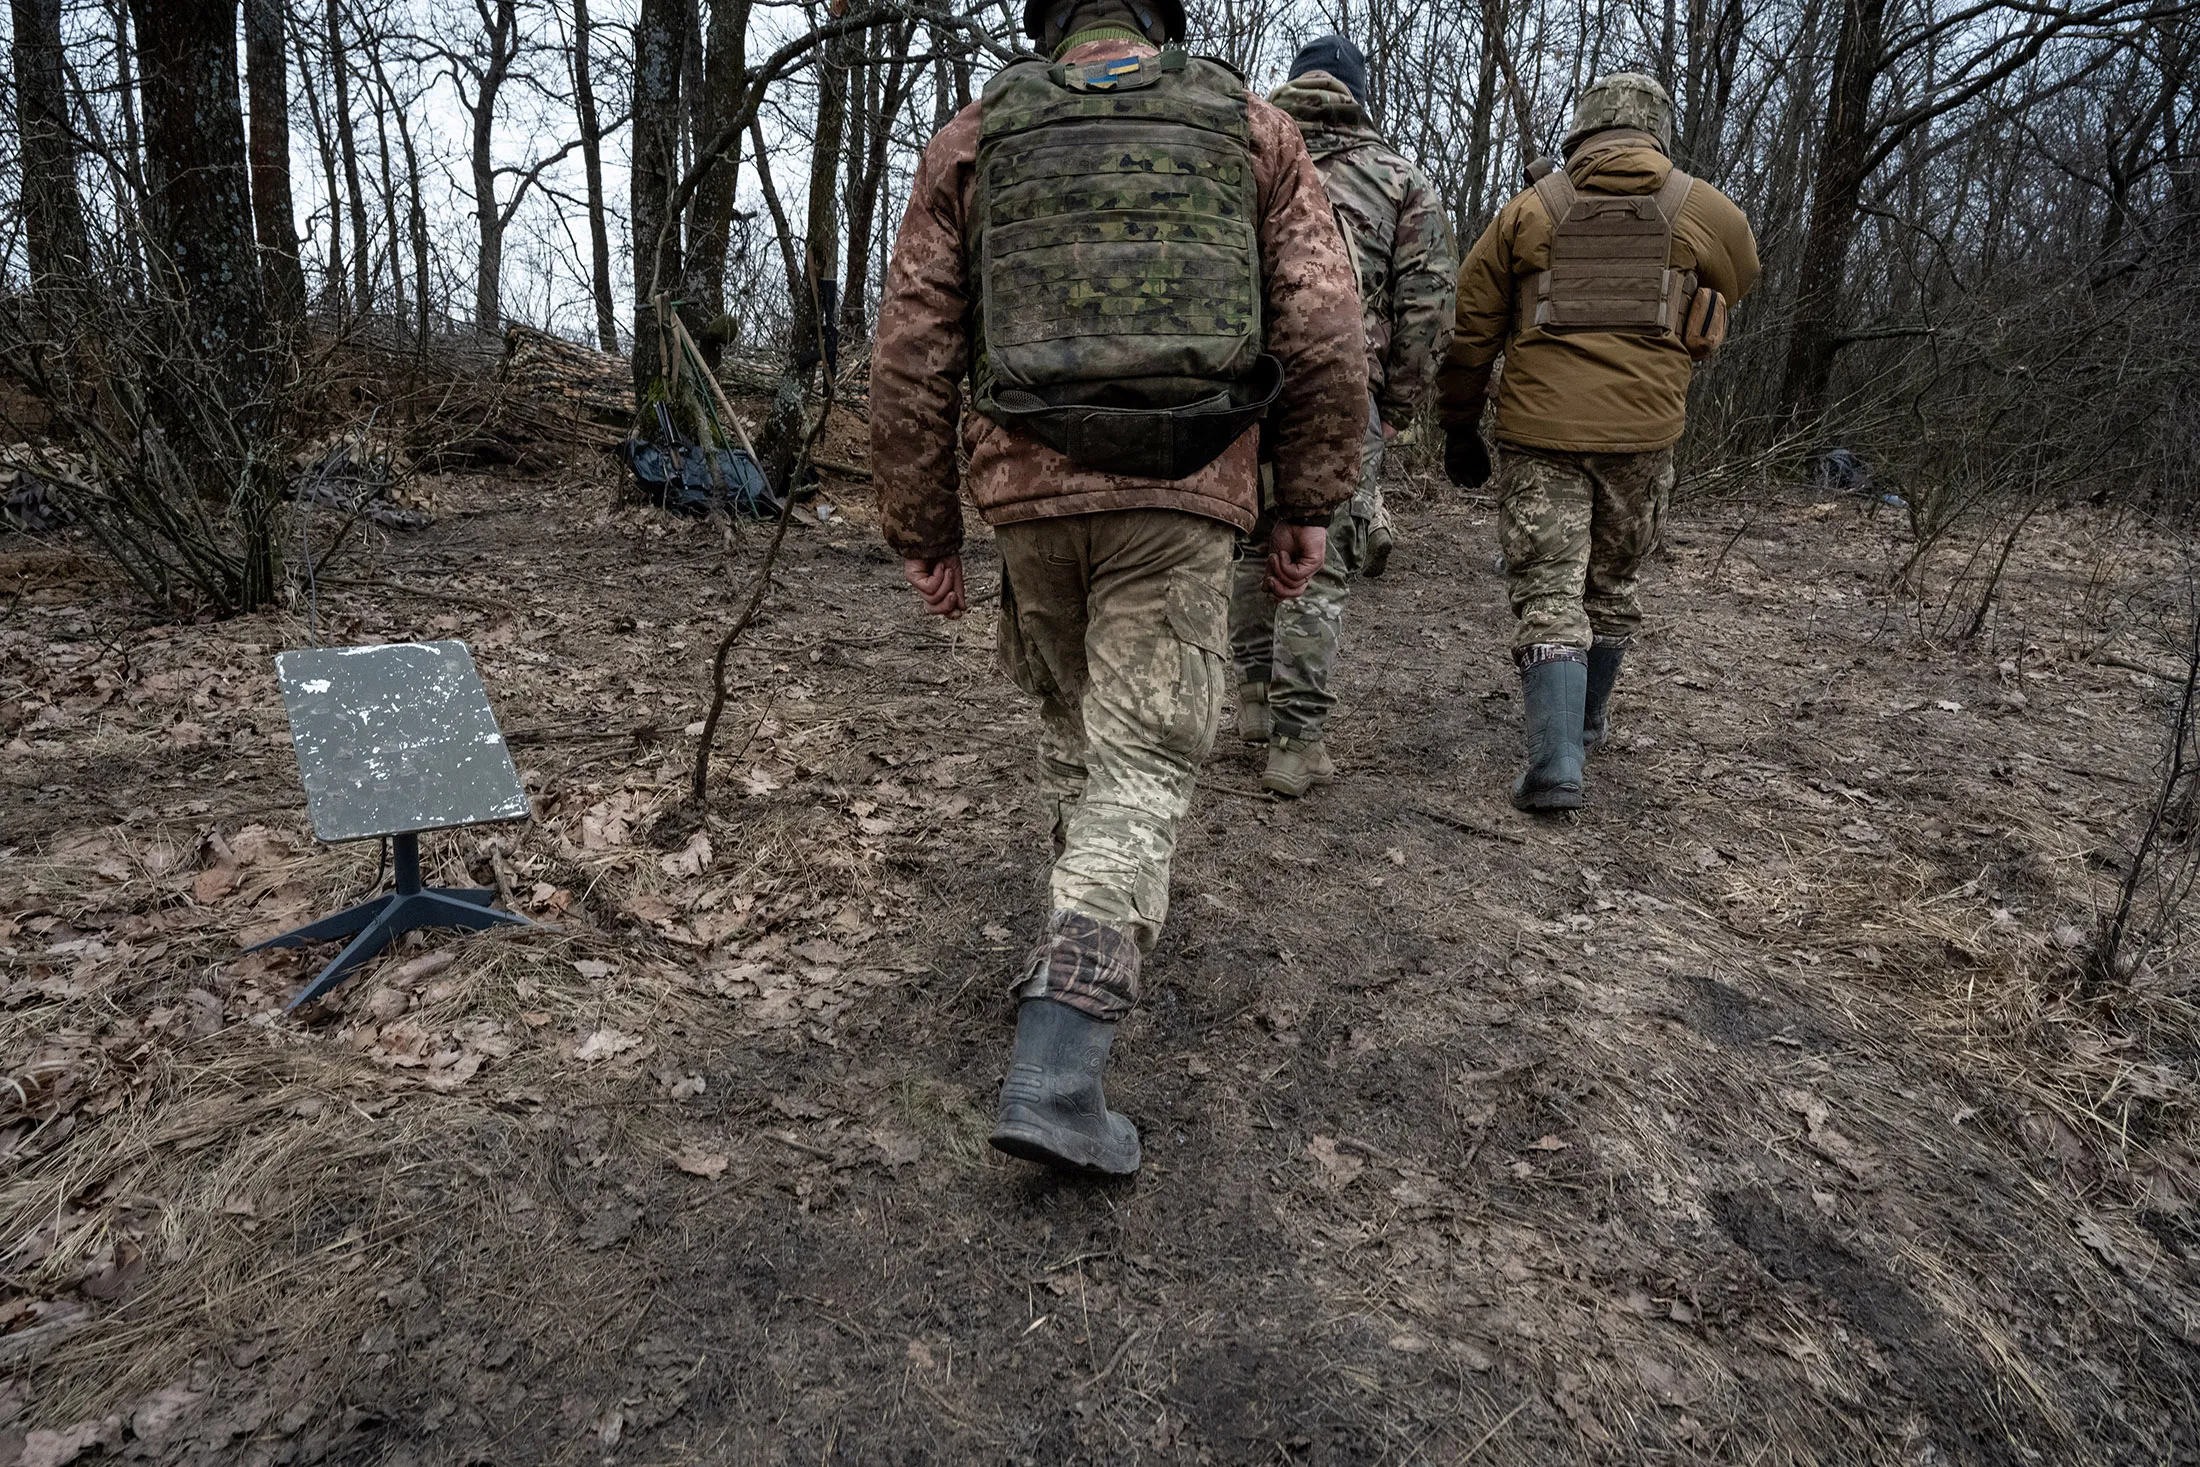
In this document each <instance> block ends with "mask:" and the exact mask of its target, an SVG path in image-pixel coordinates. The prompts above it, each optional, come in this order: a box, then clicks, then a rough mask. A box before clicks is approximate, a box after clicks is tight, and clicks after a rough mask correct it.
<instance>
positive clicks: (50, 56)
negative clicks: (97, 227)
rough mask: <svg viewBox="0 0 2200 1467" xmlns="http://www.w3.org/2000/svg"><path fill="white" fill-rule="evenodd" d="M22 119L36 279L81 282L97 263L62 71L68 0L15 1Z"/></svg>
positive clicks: (27, 226)
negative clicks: (86, 221) (78, 180)
mask: <svg viewBox="0 0 2200 1467" xmlns="http://www.w3.org/2000/svg"><path fill="white" fill-rule="evenodd" d="M10 9H11V10H12V12H13V15H14V21H15V34H14V41H13V45H12V50H13V52H14V58H13V59H14V62H15V122H16V128H17V132H18V134H19V135H20V137H21V140H22V141H21V147H22V156H23V195H22V197H23V225H24V233H25V235H26V236H28V239H27V243H28V244H29V247H30V263H31V286H32V288H33V289H34V290H45V289H48V288H50V287H52V286H55V285H66V284H69V283H71V282H77V281H82V280H83V279H84V278H85V275H86V273H87V271H88V268H89V266H90V259H89V254H90V247H89V245H88V244H87V242H86V235H85V228H84V201H83V199H82V197H81V196H80V195H79V194H78V192H77V184H76V144H75V143H74V142H73V141H71V137H70V132H69V100H68V92H67V89H66V86H65V83H64V80H63V76H62V66H61V61H62V56H61V0H11V3H10Z"/></svg>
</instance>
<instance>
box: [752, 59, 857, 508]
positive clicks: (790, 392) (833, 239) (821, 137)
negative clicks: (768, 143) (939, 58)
mask: <svg viewBox="0 0 2200 1467" xmlns="http://www.w3.org/2000/svg"><path fill="white" fill-rule="evenodd" d="M859 44H860V43H859V42H858V41H857V40H856V39H855V38H854V37H852V36H836V37H835V38H834V39H832V40H831V41H828V42H827V43H826V46H825V55H824V58H823V60H822V62H821V63H820V65H819V67H818V77H817V131H816V132H815V133H814V134H813V135H812V136H811V139H810V212H809V218H808V221H807V222H806V223H805V224H804V226H803V231H804V240H803V250H802V284H801V287H800V288H799V289H798V290H796V291H795V298H794V303H793V304H794V320H793V330H792V333H791V335H792V340H791V341H790V342H789V344H788V345H789V348H790V351H789V357H788V370H787V371H786V372H785V373H783V374H782V375H781V377H780V381H779V390H778V392H777V393H776V394H775V395H774V396H773V398H772V411H771V418H770V420H769V421H768V422H767V423H766V424H765V426H764V441H763V443H762V444H760V445H759V446H758V448H757V452H758V453H759V454H761V455H762V456H763V459H764V472H765V475H766V477H767V478H768V479H769V480H770V482H771V483H773V484H775V485H787V484H788V483H789V481H790V480H791V479H792V477H793V474H794V465H795V456H796V455H797V454H798V453H799V452H800V451H801V447H802V432H803V426H802V404H803V399H804V398H805V397H806V396H807V393H808V388H809V380H810V368H811V367H813V366H817V365H819V363H820V362H822V361H823V358H824V355H825V351H824V348H825V346H826V344H827V343H826V335H825V333H826V331H827V330H828V329H831V330H832V331H834V332H836V333H837V332H838V330H839V322H838V321H837V320H835V319H834V317H835V315H836V314H837V313H836V312H834V310H833V309H832V307H833V304H834V303H833V302H832V301H830V300H828V299H826V298H825V297H826V295H827V294H828V293H833V292H837V290H838V287H839V284H840V268H839V267H840V219H839V213H840V211H839V208H838V207H837V206H838V204H839V201H840V150H841V147H842V144H843V142H844V138H845V133H846V130H847V122H848V71H849V67H850V64H851V63H852V62H853V61H854V60H855V59H856V57H857V56H858V55H859V54H860V53H859V50H858V47H859ZM825 370H827V371H830V370H831V367H830V365H829V364H828V365H827V366H826V367H825Z"/></svg>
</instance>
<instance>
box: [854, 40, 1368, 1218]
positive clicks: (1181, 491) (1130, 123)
mask: <svg viewBox="0 0 2200 1467" xmlns="http://www.w3.org/2000/svg"><path fill="white" fill-rule="evenodd" d="M1024 30H1025V33H1026V34H1027V35H1029V36H1030V37H1031V38H1032V39H1033V40H1034V41H1037V42H1038V43H1040V45H1041V46H1042V47H1043V48H1044V50H1045V52H1046V53H1047V55H1046V58H1045V59H1042V58H1039V57H1032V58H1030V59H1027V60H1021V61H1018V62H1015V63H1013V64H1011V65H1009V66H1007V67H1005V68H1003V69H1002V70H1001V71H1000V72H999V73H997V74H996V75H995V76H994V77H993V79H992V80H991V81H990V82H988V83H987V84H986V88H985V91H984V94H983V96H982V97H981V98H980V100H979V101H978V102H976V103H975V104H973V105H972V106H970V107H967V108H965V109H964V110H963V111H962V113H961V114H960V115H958V116H957V117H956V118H955V119H954V120H953V121H952V122H950V123H949V124H948V125H947V126H946V127H945V128H943V129H942V130H941V131H940V133H939V134H938V136H936V137H934V138H933V139H932V141H931V143H930V145H929V146H927V147H926V149H925V152H924V157H923V160H922V162H921V163H920V164H919V166H918V169H917V176H916V179H915V182H914V185H913V189H912V192H911V195H910V200H909V208H908V212H907V214H906V215H905V216H904V217H903V219H902V224H901V235H900V238H899V240H898V242H897V243H896V245H895V248H894V257H893V261H892V265H891V267H890V269H889V272H888V276H887V283H886V297H885V300H884V302H883V304H882V305H881V307H880V312H879V330H878V340H877V345H876V349H875V352H874V356H873V364H872V373H871V463H872V468H873V472H874V474H875V475H876V484H877V489H878V504H879V519H880V523H881V526H882V528H883V530H884V533H885V536H886V539H887V542H888V543H889V544H890V545H891V546H892V547H893V548H894V549H895V550H896V551H898V552H899V553H900V554H901V555H902V557H903V569H904V572H905V574H906V575H907V577H908V579H909V582H910V584H911V585H912V586H914V587H915V588H916V590H917V593H918V594H919V595H920V596H922V597H923V599H924V603H925V606H926V608H927V609H928V610H930V611H932V612H934V613H935V614H938V615H942V616H956V615H959V614H960V613H961V612H962V610H963V608H964V605H965V597H964V591H963V569H962V558H961V555H960V549H961V545H962V540H963V519H962V506H961V500H960V499H959V497H958V493H957V489H958V485H957V477H958V476H957V470H956V447H957V433H958V428H959V430H960V437H961V446H962V447H963V448H964V449H965V450H966V451H967V453H968V460H967V463H968V466H967V468H965V469H964V470H963V471H962V473H961V476H960V477H961V488H963V489H965V490H967V491H968V494H969V496H970V498H971V500H972V501H973V502H974V503H975V504H976V505H977V507H978V510H979V513H980V514H982V515H983V516H984V517H985V519H986V520H987V522H988V523H990V524H991V525H992V526H993V530H994V540H995V543H996V545H997V546H998V548H999V550H1000V556H1001V618H1000V657H1001V662H1002V664H1003V666H1004V668H1005V669H1006V671H1007V672H1008V674H1009V676H1010V677H1011V678H1012V679H1013V680H1014V681H1015V682H1016V684H1017V685H1018V686H1019V687H1021V688H1022V689H1023V690H1024V691H1025V692H1027V693H1029V694H1031V695H1032V696H1034V697H1035V698H1037V699H1038V700H1039V713H1040V733H1039V748H1038V780H1039V787H1040V791H1041V793H1042V795H1043V796H1044V798H1045V801H1046V810H1047V814H1048V817H1049V820H1050V823H1051V826H1052V833H1053V840H1054V865H1053V870H1052V873H1051V877H1050V882H1049V885H1050V890H1051V897H1052V911H1051V914H1050V915H1049V917H1048V919H1047V923H1046V930H1045V932H1044V934H1043V935H1042V936H1041V938H1040V940H1039V942H1038V945H1037V948H1036V950H1035V951H1034V952H1033V953H1032V955H1031V957H1030V959H1029V961H1028V962H1027V963H1026V964H1025V965H1024V967H1023V968H1022V969H1021V971H1020V973H1019V974H1018V976H1017V978H1016V981H1015V984H1014V990H1013V991H1014V995H1015V997H1016V998H1017V999H1018V1000H1019V1003H1018V1007H1017V1014H1016V1038H1015V1045H1014V1049H1013V1051H1012V1052H1011V1054H1010V1058H1009V1069H1008V1077H1007V1080H1006V1083H1004V1084H1003V1086H1002V1087H1001V1104H1000V1115H999V1121H998V1124H997V1126H996V1127H995V1130H994V1132H993V1138H992V1139H993V1144H994V1145H995V1146H996V1147H998V1148H1000V1149H1001V1150H1003V1151H1006V1152H1008V1153H1010V1154H1011V1155H1014V1156H1020V1157H1026V1158H1029V1159H1031V1160H1033V1161H1039V1162H1044V1163H1047V1164H1049V1165H1052V1166H1056V1167H1061V1168H1065V1169H1070V1170H1080V1171H1090V1172H1098V1173H1109V1174H1123V1173H1128V1172H1132V1171H1135V1170H1136V1169H1137V1167H1138V1162H1139V1148H1138V1132H1137V1128H1136V1127H1134V1126H1133V1125H1132V1124H1131V1122H1130V1121H1129V1120H1128V1119H1126V1118H1125V1117H1123V1116H1121V1115H1118V1114H1116V1113H1114V1112H1112V1111H1110V1110H1109V1109H1108V1108H1107V1103H1106V1099H1105V1097H1104V1095H1103V1093H1102V1090H1101V1084H1100V1074H1101V1070H1102V1068H1103V1067H1104V1065H1105V1064H1106V1060H1107V1054H1108V1049H1109V1046H1110V1044H1111V1043H1112V1042H1113V1039H1114V1036H1115V1026H1116V1023H1117V1022H1118V1021H1119V1020H1120V1019H1122V1018H1123V1017H1124V1015H1125V1014H1127V1013H1128V1012H1130V1010H1131V1008H1132V1006H1133V1004H1134V1003H1135V1002H1136V1000H1137V997H1138V990H1139V970H1140V966H1141V964H1142V963H1143V961H1144V959H1145V956H1146V955H1147V954H1148V953H1150V952H1152V950H1153V945H1154V941H1155V939H1156V937H1157V936H1158V935H1159V933H1160V930H1161V924H1162V921H1163V919H1164V917H1165V916H1166V915H1167V910H1168V899H1169V858H1170V854H1171V852H1172V851H1173V849H1174V847H1175V844H1176V827H1177V822H1178V820H1179V819H1180V818H1181V817H1182V816H1183V814H1184V811H1185V809H1186V807H1187V805H1188V804H1189V803H1190V799H1191V794H1192V787H1193V776H1194V774H1195V772H1196V770H1197V767H1198V764H1199V762H1200V761H1201V760H1202V759H1203V758H1205V757H1206V755H1207V753H1208V751H1209V750H1210V749H1211V748H1212V747H1213V744H1214V737H1215V730H1216V727H1217V725H1218V723H1219V722H1220V718H1221V710H1222V695H1223V692H1224V686H1225V683H1224V679H1225V678H1226V677H1227V675H1228V674H1227V665H1228V658H1229V585H1230V564H1231V556H1232V552H1233V549H1234V547H1235V544H1236V541H1237V538H1238V536H1239V534H1240V533H1241V532H1244V531H1248V530H1250V529H1252V527H1253V525H1254V522H1255V520H1256V518H1257V517H1258V510H1259V505H1258V502H1257V501H1258V489H1257V483H1258V475H1257V459H1258V455H1259V442H1258V438H1259V430H1256V428H1255V426H1254V425H1255V423H1256V421H1258V420H1259V419H1260V418H1261V417H1262V415H1263V414H1264V413H1265V414H1266V415H1267V431H1269V432H1270V433H1272V434H1273V435H1274V438H1275V441H1276V444H1277V449H1278V460H1279V469H1278V473H1277V475H1276V481H1275V497H1276V501H1277V505H1278V510H1277V514H1276V519H1275V529H1274V531H1273V533H1272V535H1271V537H1270V541H1269V551H1268V555H1267V567H1268V576H1269V580H1270V588H1271V589H1272V590H1273V591H1274V592H1275V594H1276V595H1278V596H1279V597H1282V598H1284V599H1289V598H1291V597H1293V596H1296V595H1298V594H1299V593H1300V592H1302V591H1303V590H1304V589H1305V588H1306V584H1307V582H1308V580H1309V579H1310V578H1311V577H1312V576H1313V574H1314V572H1315V571H1316V570H1317V569H1318V568H1319V567H1320V565H1321V563H1322V555H1323V546H1324V541H1325V539H1326V532H1325V527H1326V526H1327V525H1328V524H1329V522H1330V519H1331V516H1332V514H1333V513H1334V511H1335V509H1336V507H1337V504H1338V503H1339V502H1340V501H1341V500H1343V499H1345V498H1347V497H1348V496H1349V495H1350V494H1351V492H1352V485H1353V483H1354V481H1355V479H1356V477H1357V474H1358V469H1359V452H1360V437H1361V433H1362V431H1363V427H1364V424H1363V414H1364V412H1365V405H1366V401H1367V369H1366V351H1365V348H1364V346H1363V344H1362V341H1361V337H1360V313H1359V306H1358V302H1357V300H1356V297H1355V293H1354V291H1353V286H1352V280H1351V273H1350V271H1351V267H1350V264H1349V263H1348V261H1347V259H1346V257H1345V253H1344V247H1343V244H1342V242H1341V241H1340V240H1339V238H1338V235H1337V229H1336V225H1335V224H1334V223H1333V222H1332V220H1331V219H1330V215H1329V204H1328V201H1327V200H1326V199H1325V198H1324V197H1323V195H1322V190H1321V179H1320V177H1319V176H1318V175H1317V174H1316V173H1315V171H1314V165H1313V162H1312V160H1311V159H1309V158H1308V157H1307V154H1306V145H1305V144H1304V143H1303V142H1301V141H1300V139H1299V133H1298V129H1297V128H1295V127H1293V126H1292V124H1291V120H1290V119H1289V118H1288V117H1285V116H1284V115H1283V114H1282V113H1281V112H1279V111H1277V110H1276V109H1275V108H1274V107H1272V106H1270V105H1269V104H1268V103H1267V102H1265V101H1262V100H1261V99H1259V98H1257V97H1252V96H1249V95H1248V93H1247V90H1246V86H1245V83H1244V80H1243V79H1242V78H1240V77H1239V76H1238V75H1237V74H1236V73H1235V72H1233V71H1231V70H1229V69H1228V68H1227V67H1224V66H1222V65H1221V64H1219V63H1216V62H1212V61H1207V60H1202V59H1200V58H1197V57H1193V56H1190V55H1188V54H1186V52H1185V51H1184V50H1183V49H1182V47H1181V46H1180V45H1179V44H1178V43H1179V42H1180V41H1181V40H1182V38H1183V35H1184V12H1183V10H1182V8H1181V6H1180V4H1179V3H1178V0H1028V3H1027V5H1026V8H1025V11H1024ZM1164 179H1165V180H1168V186H1166V187H1164V186H1161V185H1160V184H1159V182H1158V180H1164ZM965 376H967V377H968V378H969V382H970V388H971V396H972V401H973V402H974V404H975V406H976V408H977V412H976V413H975V414H973V415H970V416H968V417H964V416H962V414H961V405H962V391H963V388H962V381H963V379H964V378H965Z"/></svg>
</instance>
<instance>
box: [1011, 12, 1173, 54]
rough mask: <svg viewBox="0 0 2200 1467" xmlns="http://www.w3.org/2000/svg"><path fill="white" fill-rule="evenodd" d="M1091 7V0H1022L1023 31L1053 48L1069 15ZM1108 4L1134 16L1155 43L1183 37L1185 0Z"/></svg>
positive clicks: (1065, 31)
mask: <svg viewBox="0 0 2200 1467" xmlns="http://www.w3.org/2000/svg"><path fill="white" fill-rule="evenodd" d="M1093 8H1095V7H1094V5H1093V0H1024V34H1025V35H1027V36H1029V37H1031V39H1032V40H1034V41H1037V42H1038V43H1039V45H1040V46H1041V47H1042V48H1044V49H1046V50H1048V51H1052V50H1053V49H1054V48H1055V46H1056V45H1058V44H1059V43H1060V42H1061V39H1062V37H1063V36H1065V35H1067V34H1069V29H1070V20H1071V17H1073V16H1075V15H1076V14H1077V12H1078V11H1080V10H1090V9H1093ZM1111 8H1114V9H1118V10H1128V11H1129V12H1130V13H1131V14H1132V15H1134V16H1136V17H1137V18H1138V28H1139V29H1140V30H1142V31H1144V32H1145V33H1146V34H1147V35H1149V36H1151V37H1153V41H1154V44H1155V45H1157V46H1158V45H1161V44H1162V43H1163V42H1165V41H1181V40H1183V39H1184V0H1114V4H1113V6H1112V7H1111Z"/></svg>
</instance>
